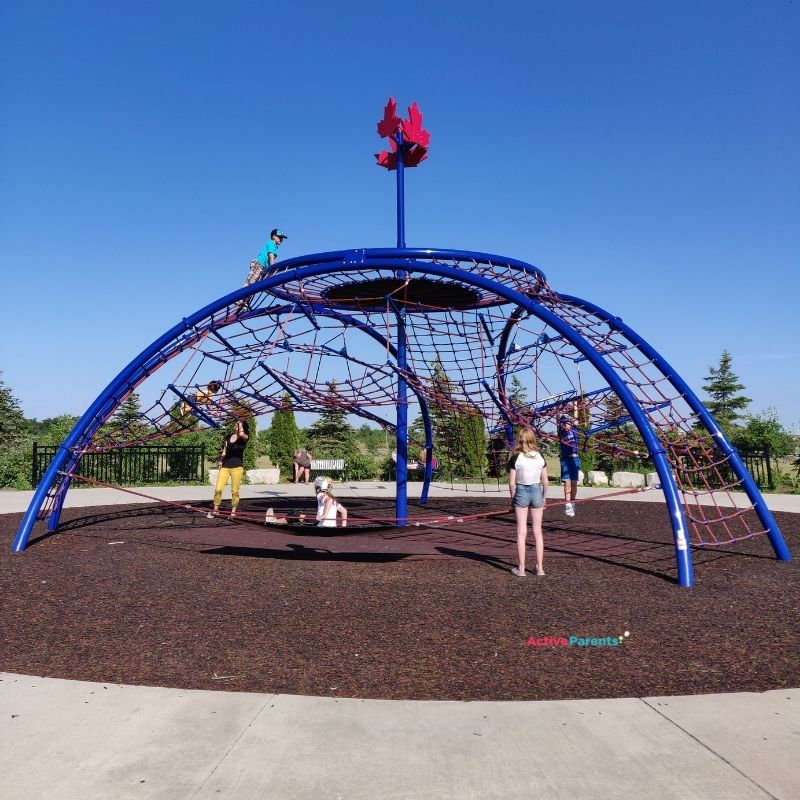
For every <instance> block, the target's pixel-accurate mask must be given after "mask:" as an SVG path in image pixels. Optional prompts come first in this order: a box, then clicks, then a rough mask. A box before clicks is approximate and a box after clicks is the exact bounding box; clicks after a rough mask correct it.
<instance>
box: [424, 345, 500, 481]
mask: <svg viewBox="0 0 800 800" xmlns="http://www.w3.org/2000/svg"><path fill="white" fill-rule="evenodd" d="M432 384H433V385H432V388H433V396H434V398H435V402H434V403H432V404H431V406H430V415H431V423H432V425H433V441H434V455H435V456H436V458H438V460H439V462H440V464H441V466H442V470H443V473H444V474H445V475H449V476H450V477H451V479H454V478H474V477H478V476H480V475H482V474H485V472H486V466H487V459H486V448H487V441H486V426H485V425H484V421H483V417H482V416H481V415H480V414H479V413H478V412H477V411H476V410H475V409H474V408H473V407H472V406H470V405H469V404H468V403H466V402H464V401H462V400H459V399H458V398H456V397H455V387H454V386H453V383H452V381H451V380H450V378H449V377H448V375H447V372H446V371H445V369H444V366H443V365H442V362H441V361H440V360H439V359H438V358H437V359H436V361H434V363H433V376H432Z"/></svg>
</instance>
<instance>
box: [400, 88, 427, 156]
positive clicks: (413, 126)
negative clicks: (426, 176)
mask: <svg viewBox="0 0 800 800" xmlns="http://www.w3.org/2000/svg"><path fill="white" fill-rule="evenodd" d="M401 124H402V126H403V136H405V137H406V140H407V141H409V142H411V143H412V144H417V145H419V146H420V147H424V148H426V149H427V147H428V145H429V144H430V143H431V135H430V133H428V131H426V130H425V128H423V127H422V112H421V111H420V110H419V106H418V105H417V104H416V101H415V102H414V103H412V104H411V105H410V106H409V107H408V119H404V120H403V121H402V123H401ZM421 160H422V159H420V161H421Z"/></svg>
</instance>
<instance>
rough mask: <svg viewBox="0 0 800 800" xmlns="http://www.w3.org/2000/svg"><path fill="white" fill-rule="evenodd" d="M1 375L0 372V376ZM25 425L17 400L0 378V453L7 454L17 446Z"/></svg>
mask: <svg viewBox="0 0 800 800" xmlns="http://www.w3.org/2000/svg"><path fill="white" fill-rule="evenodd" d="M2 374H3V373H2V372H0V376H1V375H2ZM26 429H27V425H26V422H25V415H24V414H23V413H22V407H21V406H20V403H19V400H17V398H16V397H14V395H13V394H12V392H11V389H9V388H8V386H6V384H5V382H4V381H3V379H2V377H0V451H3V452H7V451H9V450H11V449H13V448H14V447H15V446H16V445H19V444H20V442H21V441H22V440H23V438H24V436H25V432H26Z"/></svg>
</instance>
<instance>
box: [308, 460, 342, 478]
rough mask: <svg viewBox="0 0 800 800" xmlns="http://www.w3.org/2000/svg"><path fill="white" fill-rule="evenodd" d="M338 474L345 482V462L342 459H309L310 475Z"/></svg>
mask: <svg viewBox="0 0 800 800" xmlns="http://www.w3.org/2000/svg"><path fill="white" fill-rule="evenodd" d="M332 472H336V473H338V474H339V475H340V476H341V477H342V478H343V479H344V480H347V462H346V461H345V460H344V459H343V458H313V459H311V474H312V477H315V476H316V475H330V473H332Z"/></svg>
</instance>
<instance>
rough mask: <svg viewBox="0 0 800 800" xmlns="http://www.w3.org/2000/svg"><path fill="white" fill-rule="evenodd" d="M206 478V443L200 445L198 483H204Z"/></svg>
mask: <svg viewBox="0 0 800 800" xmlns="http://www.w3.org/2000/svg"><path fill="white" fill-rule="evenodd" d="M205 476H206V444H205V442H203V444H201V445H200V472H199V475H198V482H199V483H202V482H203V478H205Z"/></svg>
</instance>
